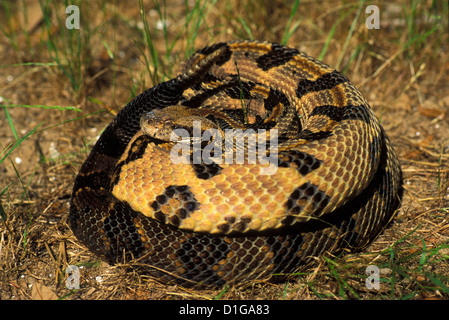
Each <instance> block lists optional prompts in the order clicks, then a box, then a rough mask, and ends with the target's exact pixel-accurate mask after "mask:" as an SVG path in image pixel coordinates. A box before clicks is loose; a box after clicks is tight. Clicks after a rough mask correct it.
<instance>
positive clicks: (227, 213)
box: [112, 144, 307, 233]
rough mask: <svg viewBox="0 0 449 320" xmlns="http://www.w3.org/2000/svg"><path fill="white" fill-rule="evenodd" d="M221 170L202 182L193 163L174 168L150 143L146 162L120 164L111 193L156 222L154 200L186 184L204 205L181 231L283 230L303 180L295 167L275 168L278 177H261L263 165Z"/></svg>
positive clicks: (173, 204)
mask: <svg viewBox="0 0 449 320" xmlns="http://www.w3.org/2000/svg"><path fill="white" fill-rule="evenodd" d="M124 154H127V152H125V153H124ZM220 167H222V168H223V169H222V170H221V173H220V174H218V175H215V176H213V177H212V178H210V179H207V180H205V179H198V178H197V177H196V175H195V172H194V171H193V169H192V166H191V165H190V164H174V163H172V161H171V159H170V156H169V153H168V152H167V151H165V150H162V149H160V148H158V147H157V146H155V145H154V144H149V145H148V147H147V148H146V150H145V153H144V155H143V157H142V158H140V159H137V160H135V161H133V162H129V163H127V164H125V165H123V166H122V168H121V172H120V177H119V181H118V182H117V184H116V185H115V186H114V188H113V190H112V194H113V195H114V196H115V197H116V198H117V199H118V200H120V201H126V202H127V203H128V204H129V205H130V206H131V207H132V208H133V209H134V210H135V211H138V212H141V213H143V214H144V215H145V216H147V217H150V218H155V210H154V209H153V208H152V207H151V203H152V202H153V201H155V200H156V197H157V196H158V195H161V194H163V193H164V191H165V189H166V188H167V187H169V186H183V185H187V186H189V188H190V192H191V193H193V195H194V197H195V199H196V200H197V201H198V202H199V203H200V206H199V209H198V210H195V211H193V212H192V213H191V214H190V215H189V216H188V217H186V218H184V219H181V220H180V224H179V226H178V227H179V228H182V229H186V230H191V231H195V232H209V233H223V231H222V230H220V229H218V228H217V226H219V225H220V224H223V223H229V221H232V223H231V224H230V229H229V231H232V226H233V224H236V223H239V222H240V221H246V222H247V223H246V229H244V230H239V231H242V232H245V231H248V230H259V231H262V230H266V229H273V228H278V227H280V226H281V220H282V219H283V218H284V217H285V215H286V208H285V207H284V205H285V202H286V201H287V199H288V197H289V195H290V194H291V193H292V192H293V190H294V189H295V187H296V186H298V185H300V184H301V182H303V181H304V180H303V177H301V176H300V175H299V174H298V173H297V172H296V169H294V168H276V169H277V170H276V172H275V173H274V174H270V175H260V174H259V173H260V170H261V169H260V168H261V167H263V165H261V164H240V165H239V164H231V165H228V164H220ZM178 205H179V200H177V199H175V198H172V199H170V200H169V201H168V202H167V204H166V205H163V206H162V208H161V211H162V212H163V213H164V214H165V215H166V217H167V218H169V217H170V216H171V215H175V211H176V209H178V208H177V206H178ZM305 211H306V212H307V210H305ZM306 212H304V214H306ZM242 218H243V220H241V219H242ZM167 223H170V222H169V219H167Z"/></svg>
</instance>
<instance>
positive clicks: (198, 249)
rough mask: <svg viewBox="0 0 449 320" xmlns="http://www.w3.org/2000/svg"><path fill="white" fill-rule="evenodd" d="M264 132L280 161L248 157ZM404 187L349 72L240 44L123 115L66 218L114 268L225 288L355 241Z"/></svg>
mask: <svg viewBox="0 0 449 320" xmlns="http://www.w3.org/2000/svg"><path fill="white" fill-rule="evenodd" d="M195 123H196V124H197V126H196V127H195ZM198 124H199V125H198ZM177 130H178V131H177ZM195 130H196V133H197V134H198V132H199V133H200V134H201V135H200V136H199V137H200V138H198V137H197V136H195ZM214 130H215V131H214ZM237 130H240V134H241V133H243V134H245V133H247V132H249V133H248V135H247V136H246V137H245V136H241V135H240V136H239V135H236V136H235V139H234V141H235V143H234V142H232V141H231V143H230V144H229V145H226V144H225V143H224V142H223V141H225V140H226V139H225V138H226V137H228V136H226V135H224V136H221V135H220V134H225V133H227V132H231V133H234V132H237ZM212 131H213V133H214V134H215V135H210V136H209V138H205V136H204V134H205V133H207V132H209V133H210V132H212ZM177 132H184V133H186V132H187V133H188V134H189V136H188V137H187V139H184V137H181V138H182V139H181V138H180V136H175V138H173V133H177ZM218 133H219V134H218ZM192 135H193V136H194V137H192ZM195 137H196V140H195V139H194V138H195ZM201 137H202V138H201ZM231 137H232V136H231ZM239 137H240V138H239ZM260 137H262V138H263V137H265V140H263V139H261V140H257V139H258V138H260ZM255 138H257V139H256V140H257V141H258V142H259V141H262V142H263V141H265V142H266V148H265V149H264V148H262V147H260V150H259V145H257V156H265V158H264V157H260V159H265V160H266V159H271V160H273V159H274V160H273V161H271V162H270V161H268V162H267V161H265V162H263V161H262V160H261V161H256V162H254V161H252V162H251V161H250V160H251V159H250V150H252V149H251V148H250V142H249V141H254V139H255ZM208 139H209V140H208ZM220 139H221V140H220ZM239 139H240V140H239ZM251 139H252V140H251ZM180 140H182V141H180ZM182 142H183V144H182ZM180 145H182V146H184V148H186V146H193V148H192V149H180V148H178V147H179V146H180ZM195 145H196V149H195ZM211 145H213V146H214V148H213V149H211V148H210V147H211ZM217 146H218V147H219V148H218V149H217V148H216V147H217ZM223 146H227V149H226V147H223ZM272 146H275V147H276V148H277V149H271V147H272ZM222 147H223V150H224V151H226V152H223V153H222V154H221V155H220V153H219V151H220V148H222ZM208 148H209V149H208ZM175 150H176V152H175ZM185 150H187V152H186V153H182V152H181V151H185ZM189 150H190V153H189V152H188V151H189ZM206 150H208V151H209V153H207V152H206ZM211 150H212V151H211ZM217 150H218V151H217ZM241 150H243V160H244V161H243V162H237V161H236V159H237V157H236V155H237V152H238V151H241ZM268 150H269V151H268ZM273 150H274V151H273ZM196 151H200V153H199V154H200V156H199V157H198V155H196V156H195V152H196ZM232 151H234V152H235V154H234V155H232ZM201 152H202V153H201ZM204 154H206V155H207V154H208V156H205V157H202V156H201V155H204ZM225 154H226V155H228V154H231V157H230V158H227V159H228V160H229V159H231V160H234V161H220V160H223V159H224V157H225ZM172 155H176V157H174V158H171V156H172ZM220 156H221V158H220ZM270 156H271V158H270ZM258 159H259V158H257V159H256V160H258ZM175 160H177V162H176V161H175ZM252 160H254V158H253V159H252ZM273 164H274V170H272V171H270V170H271V169H273V166H272V165H273ZM270 165H271V167H270ZM264 168H265V169H267V170H268V169H270V168H271V169H270V170H268V171H263V170H264ZM401 196H402V173H401V169H400V165H399V162H398V159H397V156H396V154H395V151H394V150H393V148H392V146H391V143H390V141H389V139H388V137H387V136H386V134H385V132H384V130H383V128H382V127H381V125H380V123H379V121H378V119H377V118H376V116H375V115H374V113H373V111H372V109H371V108H370V106H369V105H368V103H367V101H366V100H365V98H364V97H363V96H362V94H361V93H360V92H359V91H358V89H357V88H356V87H355V86H354V85H353V84H352V83H351V82H350V81H349V80H348V78H347V77H346V76H344V75H342V74H341V73H339V72H338V71H336V70H334V69H332V68H330V67H329V66H327V65H326V64H324V63H322V62H320V61H318V60H315V59H314V58H311V57H309V56H308V55H306V54H304V53H302V52H300V51H298V50H296V49H292V48H288V47H286V46H282V45H279V44H276V43H269V42H258V41H233V42H223V43H217V44H214V45H211V46H208V47H205V48H203V49H201V50H198V51H197V52H196V53H194V54H193V55H192V56H191V57H190V58H189V59H188V60H187V61H186V62H184V63H183V65H182V67H181V70H180V72H179V75H178V76H177V77H175V78H173V79H171V80H169V81H166V82H162V83H160V84H158V85H156V86H155V87H153V88H151V89H148V90H146V91H145V92H143V93H142V94H140V95H139V96H137V97H136V98H134V99H133V100H132V101H131V102H129V103H128V104H127V105H126V106H125V107H124V108H123V109H122V110H121V111H120V112H119V113H118V114H117V115H116V117H115V118H114V119H113V121H112V122H111V123H110V124H109V125H108V126H107V127H106V129H105V130H104V132H103V133H102V134H101V136H100V138H99V140H98V141H97V142H96V144H95V145H94V147H93V149H92V150H91V152H90V154H89V155H88V157H87V159H86V161H85V162H84V164H83V165H82V167H81V169H80V171H79V174H78V175H77V177H76V180H75V184H74V189H73V194H72V199H71V206H70V214H69V222H70V226H71V228H72V230H73V232H74V234H75V236H76V237H77V238H78V239H79V240H80V241H81V242H82V243H83V244H85V245H86V246H87V247H88V248H89V249H90V250H92V251H93V252H94V253H95V254H97V255H98V256H100V257H102V258H104V259H106V260H107V261H108V262H110V263H116V262H120V261H129V260H131V259H135V260H133V261H134V262H135V264H136V265H139V266H142V268H143V269H144V271H143V272H148V273H149V274H151V275H153V276H155V277H157V278H158V279H160V280H161V281H164V282H171V283H178V284H182V285H190V284H191V285H213V286H217V285H223V284H226V283H236V282H241V281H246V280H251V279H261V278H268V277H272V276H279V275H285V274H289V273H292V272H294V271H296V270H298V268H301V267H304V266H308V265H310V264H311V263H313V262H314V261H316V259H317V257H320V256H322V255H323V254H325V253H326V252H327V253H335V252H338V251H340V250H342V249H345V248H346V249H350V250H359V249H361V248H363V247H365V246H366V245H367V244H369V243H370V242H371V241H372V240H373V239H374V238H376V237H377V236H378V235H379V234H380V233H381V232H382V231H383V229H384V228H385V227H386V225H387V224H388V223H389V222H390V221H391V219H392V217H393V216H394V214H395V212H396V210H397V209H398V207H399V205H400V201H401Z"/></svg>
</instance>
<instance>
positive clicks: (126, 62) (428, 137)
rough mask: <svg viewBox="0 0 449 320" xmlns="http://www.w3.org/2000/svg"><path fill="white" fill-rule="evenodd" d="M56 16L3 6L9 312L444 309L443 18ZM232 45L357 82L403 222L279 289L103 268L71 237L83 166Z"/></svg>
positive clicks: (201, 10)
mask: <svg viewBox="0 0 449 320" xmlns="http://www.w3.org/2000/svg"><path fill="white" fill-rule="evenodd" d="M62 3H63V2H61V1H52V0H50V1H17V2H16V1H11V0H9V1H2V2H0V7H2V9H1V10H0V21H2V22H1V24H0V61H1V65H0V70H1V72H0V107H2V108H1V109H2V110H0V113H1V114H2V116H0V124H1V125H0V150H1V154H0V270H2V271H1V272H0V299H5V300H8V299H11V300H16V299H42V298H43V299H276V300H283V299H447V298H449V267H448V259H449V244H448V238H449V224H448V219H449V216H448V211H449V195H448V187H449V165H448V159H449V94H448V93H449V85H448V83H449V53H448V52H449V45H448V43H449V39H448V38H449V36H448V31H449V27H448V17H449V13H448V12H449V9H448V4H447V2H445V1H430V0H428V1H414V0H410V1H393V2H389V1H373V2H370V3H369V4H368V3H365V2H364V1H356V2H347V1H343V0H341V1H319V2H315V1H301V2H296V1H287V0H285V1H281V0H267V1H265V0H264V1H255V0H254V1H251V0H249V1H234V0H231V1H201V0H194V1H178V0H168V1H164V2H162V3H160V2H159V1H156V0H154V1H150V0H141V1H138V0H135V1H126V2H125V1H123V2H122V1H114V2H113V1H89V2H87V1H74V2H73V4H75V5H77V8H79V15H78V16H77V11H76V10H75V11H71V10H69V11H68V12H67V13H66V6H65V5H62ZM87 3H89V4H88V5H87ZM298 3H299V4H298ZM368 5H375V7H370V8H367V7H368ZM376 8H377V9H378V11H376ZM376 12H378V13H379V16H378V18H379V19H378V20H376V19H375V18H376V17H377V16H376ZM72 14H74V15H75V16H73V15H72ZM77 17H79V18H80V24H79V29H77V28H76V21H77V20H76V19H77ZM66 21H68V24H66ZM376 22H378V24H379V25H378V28H371V27H372V26H373V27H376ZM72 27H75V28H72ZM70 28H72V29H70ZM233 39H259V40H269V41H275V42H282V43H286V44H287V45H289V46H291V47H294V48H297V49H299V50H302V51H304V52H307V53H308V54H309V55H311V56H314V57H319V58H320V59H321V60H323V61H325V62H326V63H328V64H329V65H331V66H334V67H336V68H337V69H338V70H340V71H343V72H344V73H345V74H346V75H347V76H348V77H349V78H350V79H351V80H352V82H353V83H354V84H355V85H356V86H357V87H358V88H359V89H360V90H361V91H362V93H363V94H364V95H365V97H366V98H367V100H368V101H369V102H370V105H371V106H372V108H373V109H374V111H375V113H376V115H377V116H378V117H379V119H380V120H381V123H382V125H383V126H384V128H385V130H386V132H387V134H388V135H389V137H390V139H391V140H392V142H393V145H394V147H395V149H396V151H397V153H398V155H399V159H400V162H401V166H402V170H403V173H404V187H405V193H404V198H403V202H402V206H401V208H400V210H399V211H398V214H397V215H396V217H395V218H394V219H393V221H392V223H391V225H390V226H389V228H388V229H386V230H385V232H384V233H383V234H382V235H381V236H380V237H379V238H378V239H377V240H376V241H375V242H373V243H372V244H371V245H370V246H369V247H368V248H366V249H365V250H364V251H362V252H359V253H347V254H343V255H341V256H338V257H332V256H328V257H326V258H325V259H323V260H322V261H320V263H319V264H318V265H317V266H316V267H314V268H313V269H311V270H309V271H308V272H305V273H303V274H300V275H298V276H297V277H295V278H292V279H291V280H290V281H288V282H283V283H270V282H267V281H258V282H254V281H253V282H250V283H244V284H239V285H237V286H233V287H225V288H221V289H215V290H211V289H209V290H193V289H186V288H181V287H178V286H167V285H164V284H161V283H158V281H157V279H151V278H148V277H145V276H142V275H139V274H138V273H136V272H134V271H133V269H132V268H130V267H129V266H127V265H126V264H120V265H116V266H110V265H108V264H107V263H105V262H102V261H101V260H99V259H98V258H97V257H96V256H95V255H93V254H92V253H91V252H90V251H88V250H87V249H86V248H85V247H84V246H83V245H82V244H81V243H80V242H79V241H77V239H76V238H75V237H74V236H73V234H72V232H71V230H70V228H69V226H68V223H67V218H68V208H69V201H70V197H71V192H72V187H73V182H74V178H75V176H76V174H77V172H78V170H79V168H80V166H81V164H82V162H83V161H84V159H85V158H86V156H87V153H88V152H89V150H90V149H91V147H92V146H93V144H94V143H95V141H96V139H97V138H98V136H99V134H100V133H101V131H102V130H103V129H104V128H105V126H106V125H107V124H108V123H109V122H110V121H111V120H112V119H113V117H114V114H115V113H116V112H117V111H118V110H120V108H122V107H123V106H124V105H125V104H126V103H127V102H128V101H129V100H130V99H131V98H132V97H133V96H135V95H137V94H139V93H140V92H142V91H143V90H145V89H146V88H149V87H151V86H152V85H154V84H156V83H158V82H160V81H163V80H165V79H168V78H170V77H171V76H173V75H174V74H175V73H176V70H177V66H179V63H180V62H181V61H182V60H183V59H185V58H186V57H187V56H189V55H190V54H191V53H192V52H193V51H194V50H195V49H198V48H200V47H202V46H203V45H206V44H212V43H214V42H218V41H225V40H233ZM69 265H77V266H78V267H79V268H80V277H81V278H80V288H79V289H70V288H67V283H66V279H67V278H68V276H69V280H70V275H71V274H70V273H67V272H66V268H67V267H68V266H69ZM368 265H374V266H376V267H377V268H378V269H376V270H377V271H379V274H380V284H379V287H378V288H372V289H369V288H368V287H367V286H366V280H367V277H368V276H369V275H368V274H367V273H366V268H367V266H368ZM368 280H369V278H368ZM69 287H70V286H69Z"/></svg>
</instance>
